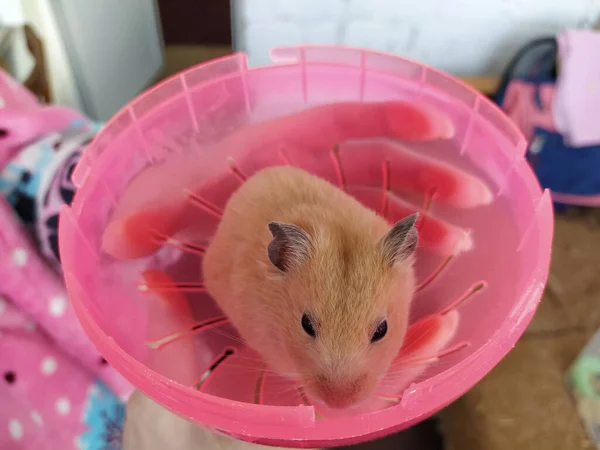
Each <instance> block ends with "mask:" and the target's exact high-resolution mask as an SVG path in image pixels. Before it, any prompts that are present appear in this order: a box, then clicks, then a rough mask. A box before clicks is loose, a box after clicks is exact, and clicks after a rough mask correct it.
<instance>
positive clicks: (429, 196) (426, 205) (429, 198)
mask: <svg viewBox="0 0 600 450" xmlns="http://www.w3.org/2000/svg"><path fill="white" fill-rule="evenodd" d="M436 190H437V188H436V187H435V186H432V187H430V188H429V189H427V192H425V199H424V200H423V206H422V207H421V214H420V217H419V222H420V223H419V228H418V229H422V228H423V226H424V225H425V222H426V221H427V217H429V210H430V209H431V206H432V205H433V199H434V197H435V192H436Z"/></svg>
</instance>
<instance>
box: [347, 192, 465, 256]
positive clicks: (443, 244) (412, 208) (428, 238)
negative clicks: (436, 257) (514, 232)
mask: <svg viewBox="0 0 600 450" xmlns="http://www.w3.org/2000/svg"><path fill="white" fill-rule="evenodd" d="M348 193H349V194H350V195H352V196H353V197H354V198H356V199H357V200H358V201H359V202H361V203H362V204H363V205H365V206H367V207H368V208H371V209H372V210H373V211H375V212H376V213H378V214H381V215H383V216H384V217H385V218H386V219H387V221H388V222H389V223H390V224H393V223H396V222H397V221H399V220H400V219H403V218H404V217H406V216H409V215H411V214H413V213H415V212H420V213H421V214H422V216H423V217H422V219H421V221H420V227H419V247H420V248H424V249H427V250H429V251H431V252H433V253H436V254H440V255H449V254H452V253H453V252H459V253H460V252H463V251H467V250H470V249H471V248H472V246H473V242H472V240H471V238H470V237H469V236H468V235H465V232H466V230H464V229H462V228H460V227H457V226H455V225H452V224H450V223H448V222H446V221H445V220H442V219H440V218H437V217H435V216H434V215H433V214H432V213H430V212H426V211H423V210H422V207H420V206H416V205H414V204H412V203H409V202H407V201H405V200H402V199H401V198H399V197H398V196H396V195H394V194H390V193H387V199H386V200H385V201H384V199H383V198H382V194H383V192H382V190H381V189H379V188H364V187H354V186H350V187H349V188H348ZM383 209H385V211H382V210H383Z"/></svg>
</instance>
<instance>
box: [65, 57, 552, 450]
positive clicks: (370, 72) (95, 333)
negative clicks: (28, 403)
mask: <svg viewBox="0 0 600 450" xmlns="http://www.w3.org/2000/svg"><path fill="white" fill-rule="evenodd" d="M272 59H273V60H274V62H275V63H276V64H274V65H270V66H266V67H260V68H252V69H250V68H248V67H247V63H246V61H247V59H246V56H245V55H244V54H236V55H232V56H229V57H226V58H222V59H219V60H216V61H212V62H209V63H206V64H203V65H200V66H198V67H195V68H192V69H190V70H188V71H186V72H184V73H182V74H180V75H178V76H175V77H173V78H171V79H169V80H167V81H165V82H164V83H162V84H160V85H159V86H157V87H156V88H153V89H152V90H150V91H149V92H146V93H144V94H142V95H141V96H140V97H138V98H137V99H135V100H134V101H133V102H132V103H131V104H129V105H128V106H127V107H125V108H124V109H123V110H122V111H121V112H119V113H118V114H117V115H116V117H115V118H113V119H112V121H111V122H110V123H109V124H108V125H107V126H106V127H105V129H104V130H103V131H102V132H101V133H100V134H99V136H98V137H97V139H96V140H95V141H94V143H93V144H92V145H91V146H90V147H89V148H88V149H87V150H86V152H85V154H84V156H83V158H82V160H81V162H80V164H79V166H78V167H77V169H76V171H75V173H74V174H73V179H74V182H75V183H76V184H77V185H78V186H79V191H78V193H77V195H76V197H75V199H74V202H73V204H72V207H71V208H66V207H65V209H64V210H63V211H62V214H61V217H60V250H61V258H62V261H63V265H64V273H65V279H66V284H67V288H68V291H69V295H70V298H71V301H72V303H73V305H74V308H75V310H76V312H77V314H78V316H79V318H80V320H81V322H82V324H83V327H84V329H85V330H86V332H87V333H88V335H89V337H90V338H91V340H92V341H93V342H94V343H95V345H96V346H97V347H98V349H99V350H100V351H101V353H102V354H103V355H104V357H105V358H106V359H107V360H108V361H109V362H110V363H111V364H112V365H113V366H114V367H115V368H116V369H117V370H118V371H120V372H121V373H122V374H123V375H124V376H125V377H126V378H127V379H128V380H129V381H131V382H132V383H133V384H134V385H135V386H136V387H137V388H139V389H140V390H142V391H144V392H145V393H146V394H147V395H149V396H151V397H152V398H154V399H155V400H156V401H158V402H159V403H161V404H162V405H164V406H165V407H167V408H169V409H171V410H173V411H175V412H177V413H179V414H181V415H182V416H185V417H187V418H189V419H190V420H193V421H195V422H197V423H198V424H200V425H201V426H204V427H207V428H210V429H212V430H215V431H219V432H222V433H225V434H228V435H232V436H235V437H238V438H240V439H244V440H247V441H252V442H257V443H262V444H268V445H282V446H289V447H310V448H315V447H329V446H334V445H341V444H351V443H356V442H360V441H364V440H367V439H373V438H376V437H379V436H382V435H385V434H388V433H391V432H393V431H398V430H400V429H403V428H406V427H408V426H410V425H412V424H415V423H416V422H418V421H420V420H423V419H424V418H426V417H428V416H430V415H431V414H433V413H435V412H436V411H438V410H439V409H441V408H443V407H444V406H446V405H447V404H449V403H450V402H452V401H453V400H455V399H456V398H457V397H459V396H460V395H462V394H463V393H464V392H465V391H467V390H468V389H469V388H471V387H472V386H473V385H474V384H475V383H476V382H477V381H479V380H480V379H481V378H482V377H483V376H484V375H485V374H486V373H487V372H488V371H489V370H491V369H492V368H493V367H494V365H495V364H497V363H498V362H499V361H500V359H501V358H502V357H503V356H504V355H505V354H506V353H507V352H508V351H509V350H510V349H511V348H512V347H513V346H514V344H515V342H516V341H517V339H518V338H519V337H520V336H521V334H522V332H523V330H524V329H525V327H526V326H527V324H528V323H529V321H530V319H531V317H532V316H533V314H534V312H535V309H536V306H537V304H538V302H539V300H540V297H541V294H542V291H543V289H544V285H545V282H546V279H547V275H548V268H549V261H550V250H551V240H552V233H553V221H552V202H551V198H550V195H549V193H548V192H542V191H541V189H540V187H539V184H538V182H537V180H536V178H535V176H534V174H533V173H532V171H531V170H530V168H529V166H528V164H527V162H526V160H525V159H524V152H525V148H526V145H525V144H526V143H525V140H524V138H523V136H522V135H521V134H520V133H519V131H518V130H517V129H516V127H515V126H514V125H513V124H512V123H511V122H510V120H509V119H507V118H506V116H505V115H504V114H503V113H502V112H501V111H500V110H499V109H498V108H497V107H496V106H494V105H493V104H492V103H491V102H490V101H488V100H487V99H485V98H484V97H482V96H481V95H480V94H478V93H477V92H476V91H474V90H473V89H471V88H470V87H468V86H466V85H464V84H462V83H461V82H459V81H457V80H455V79H454V78H452V77H450V76H448V75H446V74H444V73H442V72H439V71H436V70H433V69H430V68H427V67H424V66H422V65H420V64H417V63H415V62H411V61H408V60H405V59H402V58H399V57H396V56H393V55H388V54H384V53H378V52H370V51H364V50H360V49H352V48H341V47H300V48H278V49H275V50H273V51H272ZM382 100H404V101H414V102H417V103H419V104H423V105H428V106H431V107H434V108H436V109H437V110H439V111H441V112H444V113H446V114H447V115H449V116H450V117H451V118H452V121H453V124H454V129H455V133H454V138H453V139H452V140H451V141H444V140H437V141H433V142H429V143H419V144H409V143H402V144H401V145H402V146H405V147H407V148H410V150H411V151H414V152H418V153H420V154H423V155H426V156H427V157H430V158H435V159H436V160H442V161H446V162H448V163H451V164H453V165H456V166H457V167H461V168H464V169H465V170H468V171H470V172H471V173H474V174H476V175H477V176H478V177H480V178H481V179H482V180H484V181H485V183H486V184H487V185H488V186H490V188H491V190H492V192H493V196H494V199H493V201H492V202H491V204H489V205H485V206H480V207H475V208H471V209H464V210H459V211H457V210H455V209H453V208H450V207H447V206H446V207H438V206H437V205H434V206H433V207H432V208H433V209H432V211H433V213H434V214H435V216H436V217H438V218H440V219H441V220H445V221H448V222H449V223H452V224H453V225H454V226H455V227H457V229H464V230H471V232H470V239H471V241H472V242H471V244H470V245H469V246H468V248H467V247H465V248H464V249H463V250H465V251H462V252H461V253H460V254H456V255H455V257H454V258H451V263H450V264H445V263H444V261H446V259H445V258H446V256H447V255H446V256H444V255H443V254H440V253H439V252H438V253H436V252H434V251H429V250H428V249H427V248H424V249H420V250H419V252H418V254H417V260H418V264H417V275H418V276H419V278H420V280H421V282H422V287H423V289H421V290H419V292H418V294H417V297H416V298H415V301H414V305H413V310H412V311H411V322H412V323H413V324H416V325H414V326H413V329H420V330H421V332H422V334H427V332H428V329H429V328H428V327H429V325H428V324H429V323H430V322H428V321H429V320H430V319H429V318H431V317H441V316H444V317H447V318H450V319H447V322H444V323H445V325H444V326H449V327H454V326H455V325H457V324H458V325H457V328H456V331H455V332H454V331H453V332H452V334H451V335H450V334H449V336H451V340H450V341H449V342H445V343H444V346H443V348H442V349H438V350H441V352H440V353H438V354H437V355H433V356H436V358H435V360H436V362H435V363H434V364H430V365H428V366H425V368H424V369H423V370H421V371H420V372H419V371H416V372H414V373H412V375H410V376H409V375H407V376H406V377H405V379H404V381H403V383H405V384H402V383H400V382H398V383H400V384H396V388H397V389H400V392H395V393H394V395H393V397H394V398H395V399H396V401H388V402H383V403H381V402H380V403H377V404H373V405H371V406H370V407H369V408H367V409H360V410H356V411H354V412H353V413H352V414H341V415H330V414H326V413H323V410H322V409H320V407H319V406H318V405H314V403H311V402H309V401H306V398H304V397H303V396H302V395H300V394H299V392H298V390H296V389H293V387H290V385H289V383H288V384H286V382H285V381H284V380H283V379H281V378H279V377H278V376H276V375H274V374H272V373H270V372H264V371H262V370H261V367H263V366H262V365H261V361H260V359H259V358H258V357H257V356H256V355H252V353H251V352H250V351H249V350H248V349H245V348H244V346H243V344H241V343H240V341H239V340H238V339H237V338H236V336H235V332H234V331H233V329H232V328H231V326H230V325H228V324H227V321H226V318H224V317H222V313H220V311H219V310H218V308H216V306H215V305H214V303H212V301H211V299H210V298H209V297H208V295H207V294H206V293H204V292H202V289H201V288H198V289H197V291H198V292H194V291H195V289H194V286H196V285H194V284H190V283H189V282H191V281H194V280H196V281H200V280H198V279H197V278H198V277H199V274H200V262H201V253H202V251H201V249H196V250H197V251H196V250H195V247H190V246H188V247H187V248H185V249H183V250H186V251H183V252H180V253H178V252H179V250H181V248H180V249H178V248H172V247H171V248H164V249H162V250H160V251H159V252H158V253H156V254H153V255H151V256H148V257H145V258H140V259H136V260H130V261H117V260H115V259H113V258H111V257H109V256H107V255H106V254H105V253H103V251H102V249H101V239H102V234H103V232H104V230H105V229H106V227H107V225H108V222H109V220H110V217H111V214H112V212H113V210H114V209H115V205H117V203H119V200H121V197H122V194H123V192H124V191H125V189H126V188H127V187H128V185H129V184H130V182H131V181H132V180H133V179H134V177H135V176H136V175H137V174H139V173H140V171H141V170H142V169H144V168H146V167H147V166H148V165H150V164H157V163H160V162H169V161H171V160H173V161H175V160H176V159H177V158H181V157H182V155H188V156H189V155H193V158H192V159H189V161H190V162H191V164H197V165H198V166H199V167H202V168H203V170H202V171H200V175H198V177H199V179H198V180H196V181H198V182H200V181H202V180H201V179H200V178H202V177H205V178H207V179H208V178H209V177H210V174H211V173H214V172H215V171H223V170H224V169H223V168H227V167H228V166H227V158H232V159H233V161H237V160H239V158H240V156H241V155H240V151H241V150H239V149H236V148H228V149H227V152H228V153H224V152H223V151H214V152H213V151H211V150H214V149H215V147H214V146H213V144H214V143H215V142H217V141H220V140H222V139H223V138H225V137H227V136H229V135H231V133H233V132H235V131H238V130H239V129H241V128H243V127H246V126H248V125H249V124H253V123H257V122H260V121H263V120H267V119H272V118H275V117H279V116H281V115H284V114H290V113H292V112H295V111H300V110H302V109H305V108H306V107H307V106H311V105H318V104H324V103H329V102H334V101H335V102H340V101H354V102H356V101H361V102H373V101H382ZM273 132H274V133H277V130H273ZM190 136H194V138H193V139H190ZM284 150H285V149H284ZM342 150H344V149H343V148H342ZM283 154H284V153H283ZM345 154H346V159H344V160H343V161H342V166H343V167H344V168H345V169H346V170H347V171H350V172H352V171H353V170H354V169H357V168H356V167H354V165H359V164H365V160H364V158H365V157H368V155H369V154H365V153H364V152H363V153H360V152H356V153H354V154H355V155H360V156H361V157H360V158H359V157H358V156H357V157H351V156H348V155H352V152H349V153H345ZM365 155H367V156H365ZM373 155H375V153H374V154H373ZM183 157H185V156H183ZM282 158H283V159H284V160H285V157H282ZM283 162H285V161H283ZM277 163H278V162H277V161H273V162H272V164H277ZM279 163H282V161H280V162H279ZM328 164H329V165H328ZM307 167H308V168H310V169H311V170H314V171H316V172H319V173H320V172H323V171H325V172H326V170H325V168H331V167H332V166H331V160H322V161H319V162H318V164H313V165H312V166H307ZM335 167H337V166H335ZM384 167H385V166H384ZM358 169H360V167H359V168H358ZM244 170H246V171H247V170H249V169H248V167H246V168H242V172H243V171H244ZM327 170H329V169H327ZM358 171H359V170H358ZM246 173H247V172H246ZM348 173H349V172H348ZM352 173H354V172H352ZM236 174H237V175H240V174H239V173H238V172H236V171H235V170H233V171H232V180H233V181H232V182H235V181H236V178H235V176H234V175H236ZM363 175H365V174H363ZM367 175H368V174H367ZM373 176H375V175H373ZM380 177H381V173H379V172H378V173H377V174H376V179H369V176H364V177H363V178H362V179H361V180H358V181H357V180H348V182H349V183H350V182H352V181H355V182H356V183H358V187H357V188H356V189H355V191H351V190H349V192H351V193H352V192H354V193H355V195H357V197H360V200H361V201H363V202H364V203H365V204H366V205H367V206H370V207H373V208H379V204H380V201H381V195H377V196H375V197H373V196H370V195H367V194H365V193H368V192H370V191H368V190H361V189H362V188H361V187H360V186H362V185H365V186H366V185H369V186H370V185H378V184H380V183H381V181H380ZM238 178H239V177H238ZM384 179H385V175H384ZM238 181H239V180H238ZM160 182H161V183H164V185H163V186H162V187H164V188H165V189H166V187H167V186H172V185H178V184H182V183H184V182H183V181H181V180H179V179H177V177H176V176H173V177H172V178H171V177H169V179H164V180H161V181H160ZM361 183H362V184H361ZM388 186H391V188H393V186H394V180H393V179H391V180H388ZM147 188H148V189H149V190H152V191H153V192H154V190H155V189H156V193H157V194H156V195H157V196H160V195H162V194H161V193H162V192H163V190H161V186H158V187H156V186H148V187H147ZM392 190H393V189H392ZM363 194H364V195H363ZM217 195H218V193H217ZM223 195H224V194H223ZM205 200H207V201H214V202H217V199H205ZM224 200H226V199H218V201H219V202H222V201H224ZM390 205H391V204H390ZM205 209H206V211H207V212H209V213H210V212H211V210H212V209H211V207H206V208H205ZM203 220H206V224H208V225H207V229H214V225H215V224H216V223H218V214H213V217H211V215H210V214H207V215H206V219H203ZM211 220H212V222H211ZM211 227H212V228H211ZM209 234H210V233H209V232H207V235H206V238H207V240H208V239H209V238H210V236H209ZM171 243H173V242H171ZM175 244H177V242H175ZM175 247H177V245H175ZM179 247H181V245H179ZM442 253H443V252H442ZM440 263H441V264H442V266H440ZM436 267H443V270H442V271H441V272H439V273H438V274H437V275H435V276H433V277H432V276H431V274H432V273H433V274H435V273H436ZM154 270H156V271H157V272H156V273H159V274H160V273H163V272H162V271H164V272H168V273H170V274H171V276H172V277H173V278H176V277H178V280H180V281H181V280H187V281H188V284H187V286H184V287H185V288H186V293H187V294H188V295H187V296H186V297H185V298H186V299H188V300H189V303H187V301H186V302H185V303H184V304H179V306H176V307H174V306H173V305H175V303H177V298H175V297H177V295H178V293H174V294H173V295H174V296H175V297H169V295H170V294H168V295H167V297H168V298H167V297H165V296H164V295H162V297H161V295H155V294H153V293H151V292H148V289H140V288H139V287H140V283H141V282H140V277H141V276H142V273H143V274H145V275H144V276H147V275H148V273H149V272H148V271H150V272H152V271H154ZM159 278H160V276H159ZM155 281H156V279H155ZM167 284H168V283H167ZM142 285H143V284H142ZM144 286H145V285H144ZM164 286H165V285H163V287H164ZM198 286H200V285H199V284H198ZM145 287H146V288H147V286H145ZM469 290H471V291H472V292H475V291H477V292H478V295H477V297H476V298H475V299H472V300H470V301H468V302H461V301H457V300H456V299H460V298H461V296H464V293H465V292H469ZM163 294H164V292H163ZM165 299H167V300H166V301H165ZM169 305H170V306H169ZM456 305H459V306H456ZM453 308H454V309H456V308H459V312H460V314H458V313H456V314H454V313H452V314H450V313H449V311H450V310H451V309H453ZM436 314H438V316H436ZM458 317H460V320H459V321H458ZM444 320H446V319H444ZM190 327H192V328H193V329H192V328H190ZM185 330H188V331H185ZM173 333H179V335H178V339H177V340H176V341H173V342H170V343H169V345H166V340H165V339H164V338H165V337H166V336H172V335H173ZM167 340H168V339H167ZM163 344H164V345H163ZM184 366H185V367H187V369H186V370H183V369H182V367H184ZM190 367H191V370H189V369H190ZM211 367H212V368H213V369H212V370H211ZM417 372H418V373H417ZM396 381H397V380H396ZM392 400H393V399H392Z"/></svg>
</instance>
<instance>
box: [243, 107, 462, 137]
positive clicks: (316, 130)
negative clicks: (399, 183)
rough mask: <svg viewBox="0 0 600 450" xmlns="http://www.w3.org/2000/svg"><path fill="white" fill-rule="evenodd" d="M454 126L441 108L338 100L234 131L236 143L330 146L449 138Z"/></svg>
mask: <svg viewBox="0 0 600 450" xmlns="http://www.w3.org/2000/svg"><path fill="white" fill-rule="evenodd" d="M453 135H454V126H453V125H452V122H451V121H450V119H449V118H448V117H447V116H446V115H444V114H442V113H441V112H439V111H437V110H435V109H433V108H430V107H427V106H424V105H418V104H414V103H408V102H400V101H394V102H378V103H360V102H347V103H334V104H329V105H323V106H317V107H314V108H311V109H307V110H305V111H302V112H299V113H296V114H293V115H288V116H285V117H282V118H279V119H275V120H272V121H268V122H263V123H261V124H257V125H255V126H254V127H252V128H246V129H244V130H243V131H242V132H240V133H238V134H236V135H234V136H233V137H232V139H231V143H232V144H235V145H242V146H247V145H248V143H252V145H253V146H257V147H260V146H264V145H268V144H272V143H275V142H277V143H279V144H280V145H281V144H283V145H288V146H295V145H301V146H304V147H313V148H331V147H332V146H333V145H335V144H339V143H340V142H343V141H346V140H349V139H369V138H378V137H388V138H392V139H398V140H408V141H430V140H435V139H448V138H451V137H452V136H453Z"/></svg>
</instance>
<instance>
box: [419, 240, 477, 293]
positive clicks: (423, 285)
mask: <svg viewBox="0 0 600 450" xmlns="http://www.w3.org/2000/svg"><path fill="white" fill-rule="evenodd" d="M468 236H469V232H468V231H465V232H464V233H463V235H462V236H461V237H460V239H459V240H458V242H457V243H456V246H455V247H454V251H453V252H452V253H450V255H448V256H447V257H446V258H445V259H444V260H443V261H442V263H441V264H440V265H439V266H438V267H437V268H436V269H435V270H434V271H433V272H432V273H431V274H430V275H429V276H428V277H427V278H425V279H424V280H423V281H421V282H420V283H419V285H418V286H417V292H419V291H421V290H423V289H425V288H426V287H427V286H429V285H430V284H431V282H432V281H434V280H435V279H436V278H437V277H438V276H439V275H440V274H441V273H442V272H443V271H444V269H445V268H446V267H448V264H450V262H451V261H452V260H453V259H454V258H455V257H456V256H457V255H458V253H459V250H460V249H461V248H462V247H463V243H464V241H465V240H466V239H467V238H468Z"/></svg>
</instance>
